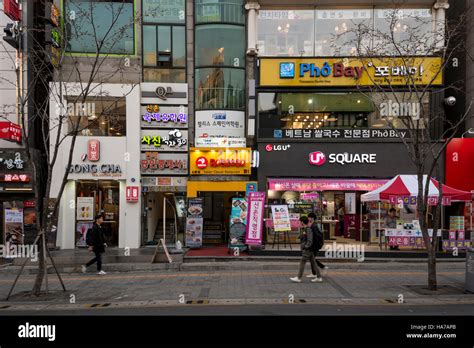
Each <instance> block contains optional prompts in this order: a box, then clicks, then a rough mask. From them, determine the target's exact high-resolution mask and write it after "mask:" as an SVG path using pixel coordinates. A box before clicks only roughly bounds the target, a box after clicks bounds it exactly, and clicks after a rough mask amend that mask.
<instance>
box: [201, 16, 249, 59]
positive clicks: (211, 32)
mask: <svg viewBox="0 0 474 348" xmlns="http://www.w3.org/2000/svg"><path fill="white" fill-rule="evenodd" d="M244 52H245V27H243V26H229V25H219V24H213V25H200V26H198V27H196V65H197V66H210V65H227V66H232V67H242V66H244V64H245V55H244Z"/></svg>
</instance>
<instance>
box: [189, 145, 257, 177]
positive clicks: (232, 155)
mask: <svg viewBox="0 0 474 348" xmlns="http://www.w3.org/2000/svg"><path fill="white" fill-rule="evenodd" d="M251 155H252V150H251V149H250V148H191V149H190V152H189V166H190V174H191V175H250V172H251V167H250V164H251V163H250V162H251Z"/></svg>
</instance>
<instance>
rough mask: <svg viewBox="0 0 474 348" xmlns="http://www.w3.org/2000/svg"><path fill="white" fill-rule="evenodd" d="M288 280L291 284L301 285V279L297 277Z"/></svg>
mask: <svg viewBox="0 0 474 348" xmlns="http://www.w3.org/2000/svg"><path fill="white" fill-rule="evenodd" d="M290 280H291V281H292V282H293V283H301V278H298V277H293V278H290Z"/></svg>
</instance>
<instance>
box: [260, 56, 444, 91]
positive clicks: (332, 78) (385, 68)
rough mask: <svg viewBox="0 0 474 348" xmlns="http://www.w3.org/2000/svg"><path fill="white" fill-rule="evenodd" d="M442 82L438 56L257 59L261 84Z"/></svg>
mask: <svg viewBox="0 0 474 348" xmlns="http://www.w3.org/2000/svg"><path fill="white" fill-rule="evenodd" d="M442 84H443V72H442V60H441V58H440V57H397V58H391V57H387V58H275V59H274V58H262V59H260V86H276V87H285V86H291V87H296V86H298V87H302V86H311V87H313V86H315V87H324V86H328V87H333V86H373V85H385V86H410V85H434V86H435V85H442Z"/></svg>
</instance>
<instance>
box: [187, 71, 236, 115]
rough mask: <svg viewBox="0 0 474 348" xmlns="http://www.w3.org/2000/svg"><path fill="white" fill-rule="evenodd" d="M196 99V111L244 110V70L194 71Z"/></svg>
mask: <svg viewBox="0 0 474 348" xmlns="http://www.w3.org/2000/svg"><path fill="white" fill-rule="evenodd" d="M196 98H197V99H196V108H197V109H216V108H217V109H236V110H241V109H244V107H245V70H239V69H228V68H204V69H196Z"/></svg>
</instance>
